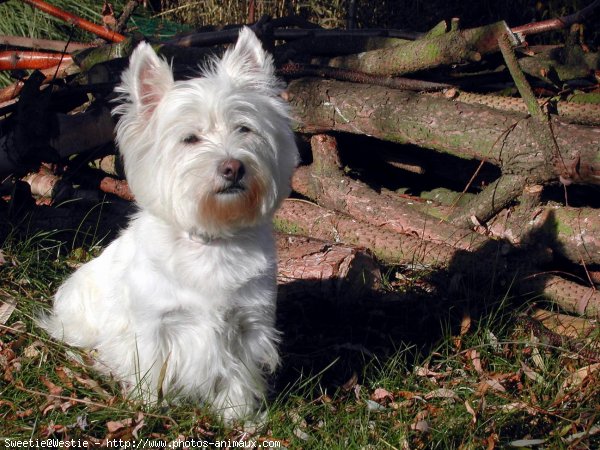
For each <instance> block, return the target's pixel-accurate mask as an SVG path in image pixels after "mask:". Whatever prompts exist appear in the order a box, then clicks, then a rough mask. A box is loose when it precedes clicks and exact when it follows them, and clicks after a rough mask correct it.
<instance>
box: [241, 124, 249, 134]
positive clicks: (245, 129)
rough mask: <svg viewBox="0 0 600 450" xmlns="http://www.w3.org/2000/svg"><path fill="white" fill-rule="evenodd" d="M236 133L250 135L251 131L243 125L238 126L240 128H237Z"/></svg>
mask: <svg viewBox="0 0 600 450" xmlns="http://www.w3.org/2000/svg"><path fill="white" fill-rule="evenodd" d="M238 131H239V132H240V133H243V134H246V133H251V132H252V130H251V129H250V128H248V127H247V126H245V125H240V126H239V127H238Z"/></svg>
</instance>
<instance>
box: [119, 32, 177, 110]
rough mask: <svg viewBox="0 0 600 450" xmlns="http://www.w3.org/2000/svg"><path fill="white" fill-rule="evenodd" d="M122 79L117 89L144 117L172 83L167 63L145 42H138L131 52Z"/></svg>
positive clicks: (171, 75) (171, 73)
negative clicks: (127, 66)
mask: <svg viewBox="0 0 600 450" xmlns="http://www.w3.org/2000/svg"><path fill="white" fill-rule="evenodd" d="M122 80H123V81H122V83H121V85H120V86H119V88H118V90H119V91H120V92H122V93H123V94H124V95H125V96H126V97H128V99H129V100H130V102H131V103H133V105H134V107H135V108H136V110H137V111H138V112H139V113H140V114H142V115H144V116H145V117H149V116H150V115H151V114H152V112H153V111H154V109H155V108H156V106H157V105H158V103H159V102H160V100H161V99H162V98H163V96H164V94H165V93H166V92H167V91H168V90H169V89H171V87H172V86H173V83H174V80H173V72H172V71H171V67H170V66H169V64H168V63H167V62H166V61H165V60H164V59H161V58H159V57H158V55H157V54H156V53H155V52H154V50H153V49H152V46H151V45H150V44H147V43H146V42H142V43H140V44H139V45H138V46H137V47H136V49H135V50H134V51H133V53H132V54H131V59H130V62H129V68H128V69H127V70H126V71H125V72H124V73H123V78H122Z"/></svg>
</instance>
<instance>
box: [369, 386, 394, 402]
mask: <svg viewBox="0 0 600 450" xmlns="http://www.w3.org/2000/svg"><path fill="white" fill-rule="evenodd" d="M371 400H373V401H375V402H377V403H380V404H386V403H388V402H391V401H393V400H394V396H393V395H392V394H391V393H390V392H389V391H387V390H385V389H383V388H377V389H375V391H374V392H373V393H372V394H371Z"/></svg>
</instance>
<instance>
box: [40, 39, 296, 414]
mask: <svg viewBox="0 0 600 450" xmlns="http://www.w3.org/2000/svg"><path fill="white" fill-rule="evenodd" d="M202 75H203V76H201V77H199V78H194V79H190V80H184V81H174V79H173V75H172V71H171V68H170V66H169V64H168V63H167V62H165V61H164V60H162V59H160V58H159V57H157V55H156V54H155V52H154V51H153V50H152V47H151V46H150V45H148V44H145V43H142V44H140V45H139V46H138V47H137V48H136V50H135V51H134V53H133V55H132V56H131V62H130V66H129V68H128V69H127V70H126V71H125V73H124V74H123V81H122V84H121V85H120V86H119V87H118V91H119V92H120V93H121V99H122V101H123V103H122V104H121V105H120V106H118V107H117V108H115V113H116V114H119V115H121V117H120V120H119V123H118V125H117V142H118V144H119V148H120V151H121V154H122V156H123V159H124V165H125V172H126V176H127V180H128V182H129V186H130V188H131V190H132V192H133V193H134V195H135V197H136V201H137V204H138V206H139V212H138V213H137V215H136V216H135V217H134V218H133V219H132V220H131V222H130V223H129V226H128V228H127V229H126V230H125V231H124V232H123V233H122V234H121V236H120V237H119V238H118V239H116V240H115V241H114V242H112V243H111V244H110V245H109V246H108V247H107V248H106V249H105V250H104V252H103V253H102V254H101V255H100V256H99V257H98V258H96V259H94V260H93V261H91V262H89V263H87V264H85V265H84V266H82V267H81V268H80V269H78V270H77V271H76V272H75V273H74V274H73V275H72V276H71V277H70V278H69V279H67V281H66V282H65V283H64V284H63V285H62V286H61V287H60V289H59V290H58V292H57V294H56V297H55V299H54V307H53V310H52V312H51V313H50V314H49V315H47V316H45V317H42V318H41V320H40V323H41V325H42V326H43V327H44V328H45V329H46V330H47V331H48V332H49V333H50V334H51V335H52V336H53V337H54V338H56V339H60V340H63V341H65V342H66V343H67V344H70V345H74V346H78V347H83V348H87V349H93V350H94V354H95V355H96V356H95V359H96V366H97V367H98V368H100V369H101V370H103V371H104V372H108V373H111V374H113V375H114V376H115V377H117V378H118V379H119V380H121V381H123V382H124V384H125V385H126V386H128V387H129V389H130V390H132V393H133V394H135V395H138V396H141V398H142V399H144V400H145V401H155V400H156V399H160V398H161V397H162V395H164V396H165V398H167V399H169V398H170V399H173V400H180V399H185V400H192V401H199V402H206V403H208V404H210V405H212V407H213V409H214V411H215V412H217V413H218V414H220V415H221V416H222V417H223V418H224V419H225V420H227V421H231V420H233V419H241V418H246V417H249V416H251V415H252V414H253V413H254V412H256V410H257V408H258V406H259V403H260V401H261V400H262V399H263V397H264V394H265V377H264V372H265V371H267V370H268V371H272V370H273V369H274V368H275V367H276V365H277V364H278V360H279V359H278V352H277V343H278V332H277V331H276V329H275V327H274V320H275V317H274V316H275V295H276V257H275V246H274V239H273V235H272V226H271V221H272V217H273V214H274V211H275V210H276V208H277V207H278V205H279V204H280V203H281V202H282V200H283V199H284V198H285V197H287V195H288V194H289V192H290V178H291V175H292V172H293V170H294V167H295V165H296V162H297V157H298V156H297V153H298V151H297V148H296V145H295V141H294V135H293V133H292V131H291V128H290V120H289V115H288V109H287V107H286V104H285V103H284V101H283V100H282V99H281V98H280V96H279V95H280V93H281V90H282V86H281V85H280V84H279V82H278V81H277V79H276V78H275V75H274V66H273V61H272V58H271V57H270V56H269V55H268V54H267V53H265V52H264V50H263V49H262V47H261V44H260V41H259V40H258V39H257V38H256V36H255V35H254V33H253V32H252V31H251V30H250V29H249V28H244V29H242V30H241V32H240V35H239V39H238V41H237V44H236V45H235V47H233V48H230V49H229V50H228V51H227V52H226V53H225V55H224V56H223V58H222V59H221V60H215V61H213V62H212V63H211V64H209V66H208V67H207V68H205V69H204V70H203V73H202Z"/></svg>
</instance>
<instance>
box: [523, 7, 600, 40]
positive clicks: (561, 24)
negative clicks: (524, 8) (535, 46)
mask: <svg viewBox="0 0 600 450" xmlns="http://www.w3.org/2000/svg"><path fill="white" fill-rule="evenodd" d="M599 6H600V0H595V1H594V2H592V3H591V4H590V5H588V6H586V7H585V8H583V9H581V10H579V11H577V12H575V13H573V14H570V15H568V16H563V17H558V18H556V19H549V20H543V21H541V22H533V23H528V24H525V25H521V26H518V27H514V28H512V32H513V33H516V34H520V35H523V36H529V35H531V34H537V33H544V32H546V31H554V30H561V29H563V28H567V27H570V26H571V25H573V24H574V23H578V22H583V21H584V20H585V19H587V17H588V16H589V15H590V13H592V11H594V10H595V9H596V8H598V7H599Z"/></svg>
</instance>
